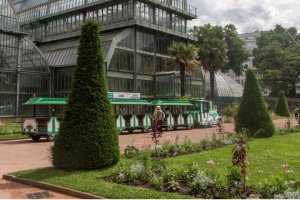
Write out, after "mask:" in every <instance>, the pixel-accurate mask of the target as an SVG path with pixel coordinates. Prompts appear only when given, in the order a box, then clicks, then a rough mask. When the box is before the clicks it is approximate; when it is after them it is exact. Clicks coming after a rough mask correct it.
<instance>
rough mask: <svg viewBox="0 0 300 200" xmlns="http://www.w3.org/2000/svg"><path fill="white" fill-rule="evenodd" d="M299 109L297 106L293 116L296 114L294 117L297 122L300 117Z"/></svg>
mask: <svg viewBox="0 0 300 200" xmlns="http://www.w3.org/2000/svg"><path fill="white" fill-rule="evenodd" d="M299 111H300V110H299V108H298V107H297V106H296V107H295V108H294V110H293V114H294V117H295V120H298V117H299Z"/></svg>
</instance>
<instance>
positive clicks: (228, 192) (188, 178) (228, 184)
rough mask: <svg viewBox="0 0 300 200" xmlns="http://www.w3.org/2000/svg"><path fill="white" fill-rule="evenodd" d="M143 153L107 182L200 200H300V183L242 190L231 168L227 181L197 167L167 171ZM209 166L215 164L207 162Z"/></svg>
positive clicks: (238, 176)
mask: <svg viewBox="0 0 300 200" xmlns="http://www.w3.org/2000/svg"><path fill="white" fill-rule="evenodd" d="M148 156H150V154H148ZM148 156H147V155H146V154H144V157H143V159H142V160H141V161H138V162H135V163H133V164H130V165H127V166H125V165H120V166H119V167H118V168H117V170H115V171H114V173H113V175H111V176H108V177H105V178H104V180H105V181H110V182H116V183H120V184H126V185H133V186H143V187H147V188H150V189H155V190H159V191H163V192H176V193H179V194H184V195H192V196H194V197H198V198H213V199H216V198H222V199H227V198H229V199H233V198H282V197H289V198H290V199H294V198H299V197H300V194H299V192H296V191H295V190H296V189H297V187H298V186H299V184H300V182H295V181H289V182H286V181H285V180H283V179H280V178H276V177H274V178H271V179H270V180H269V181H268V182H265V183H264V184H261V185H257V186H255V187H253V186H247V187H246V188H245V191H244V188H243V178H242V175H241V173H240V171H239V169H238V168H236V167H229V168H228V172H227V174H226V175H225V179H224V178H222V177H221V176H220V174H218V173H215V172H214V171H213V170H206V171H202V170H201V169H200V167H199V166H198V165H197V164H193V165H191V166H189V167H188V168H186V169H183V168H180V167H178V168H176V169H174V168H168V167H167V166H166V164H165V163H164V161H163V160H155V159H154V160H153V159H152V160H151V159H150V157H148ZM207 164H210V165H214V164H215V162H214V161H212V160H208V161H207Z"/></svg>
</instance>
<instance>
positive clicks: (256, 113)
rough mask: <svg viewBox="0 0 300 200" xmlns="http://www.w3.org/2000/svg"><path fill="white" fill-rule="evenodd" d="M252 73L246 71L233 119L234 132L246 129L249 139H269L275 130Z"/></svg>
mask: <svg viewBox="0 0 300 200" xmlns="http://www.w3.org/2000/svg"><path fill="white" fill-rule="evenodd" d="M266 105H267V104H266V103H265V102H264V100H263V97H262V93H261V90H260V86H259V83H258V80H257V78H256V75H255V73H254V71H252V70H248V71H247V73H246V81H245V87H244V93H243V97H242V101H241V103H240V106H239V109H238V114H237V115H236V117H235V131H236V132H242V131H243V129H247V130H248V131H249V134H250V136H251V137H270V136H272V135H273V134H274V132H275V128H274V125H273V122H272V120H271V118H270V115H269V112H268V109H267V106H266Z"/></svg>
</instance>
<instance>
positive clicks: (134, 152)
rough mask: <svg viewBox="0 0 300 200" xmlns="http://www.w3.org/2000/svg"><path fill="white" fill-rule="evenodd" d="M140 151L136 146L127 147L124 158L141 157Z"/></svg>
mask: <svg viewBox="0 0 300 200" xmlns="http://www.w3.org/2000/svg"><path fill="white" fill-rule="evenodd" d="M139 152H140V151H139V150H138V148H136V147H135V146H127V147H126V148H125V151H124V156H125V157H126V158H134V157H136V156H138V155H139Z"/></svg>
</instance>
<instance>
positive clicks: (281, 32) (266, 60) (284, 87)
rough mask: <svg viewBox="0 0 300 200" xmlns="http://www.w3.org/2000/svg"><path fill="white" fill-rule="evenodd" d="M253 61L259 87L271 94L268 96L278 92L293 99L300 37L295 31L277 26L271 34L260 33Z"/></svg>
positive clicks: (298, 71) (299, 70)
mask: <svg viewBox="0 0 300 200" xmlns="http://www.w3.org/2000/svg"><path fill="white" fill-rule="evenodd" d="M254 57H255V58H254V62H255V64H256V67H257V69H258V72H259V74H260V76H261V83H262V86H263V87H266V88H268V89H270V90H271V96H277V94H278V93H279V91H284V92H285V93H286V94H287V96H289V97H293V96H295V95H296V82H297V79H298V77H299V76H300V34H298V33H297V29H296V28H294V27H291V28H286V29H285V28H283V27H282V26H280V25H277V26H276V27H275V29H274V30H270V31H266V32H262V34H261V36H260V37H258V38H257V49H255V50H254Z"/></svg>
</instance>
